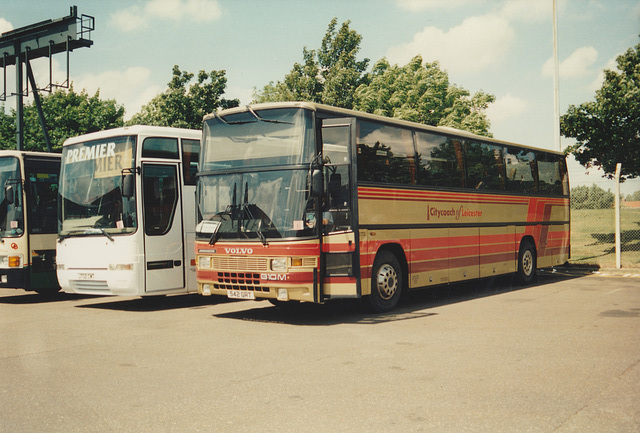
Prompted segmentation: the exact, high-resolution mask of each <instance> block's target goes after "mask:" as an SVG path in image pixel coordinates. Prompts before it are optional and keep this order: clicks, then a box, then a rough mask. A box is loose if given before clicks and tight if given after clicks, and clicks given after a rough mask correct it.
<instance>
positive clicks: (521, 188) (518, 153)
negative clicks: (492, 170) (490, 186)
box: [505, 148, 538, 194]
mask: <svg viewBox="0 0 640 433" xmlns="http://www.w3.org/2000/svg"><path fill="white" fill-rule="evenodd" d="M505 162H506V168H507V190H508V191H513V192H520V193H525V194H531V193H535V192H537V191H538V185H537V183H538V182H537V177H538V168H537V164H536V156H535V154H534V153H533V151H532V150H527V149H513V148H507V154H506V155H505Z"/></svg>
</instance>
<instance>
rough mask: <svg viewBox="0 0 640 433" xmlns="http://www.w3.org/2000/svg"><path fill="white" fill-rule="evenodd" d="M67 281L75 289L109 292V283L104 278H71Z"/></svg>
mask: <svg viewBox="0 0 640 433" xmlns="http://www.w3.org/2000/svg"><path fill="white" fill-rule="evenodd" d="M69 283H70V284H71V287H72V289H73V290H76V291H84V292H95V293H96V294H98V293H110V290H109V285H108V284H107V282H106V281H104V280H71V281H69Z"/></svg>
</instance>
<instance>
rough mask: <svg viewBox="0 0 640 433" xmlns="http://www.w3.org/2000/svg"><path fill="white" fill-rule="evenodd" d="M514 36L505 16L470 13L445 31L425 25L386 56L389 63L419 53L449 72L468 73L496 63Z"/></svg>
mask: <svg viewBox="0 0 640 433" xmlns="http://www.w3.org/2000/svg"><path fill="white" fill-rule="evenodd" d="M514 38H515V31H514V29H513V28H512V27H511V26H510V25H509V23H508V21H507V20H505V19H504V18H501V17H499V16H497V15H483V16H478V17H470V18H467V19H466V20H464V21H463V22H462V24H460V25H459V26H456V27H453V28H451V29H450V30H448V31H444V30H442V29H439V28H437V27H433V26H432V27H425V28H424V29H423V30H422V31H421V32H419V33H416V34H415V35H414V36H413V40H412V41H411V42H409V43H406V44H403V45H399V46H396V47H392V48H390V49H389V51H388V52H387V58H388V59H389V61H390V62H391V63H399V64H405V63H407V62H408V61H409V60H410V59H411V58H413V57H414V56H416V55H418V54H420V55H422V58H423V60H425V61H429V62H431V61H434V60H438V61H440V64H441V65H442V67H443V68H444V69H447V70H448V71H450V72H462V73H465V72H466V73H470V72H474V71H477V70H482V69H486V68H488V67H490V66H492V65H495V64H498V63H499V62H500V61H501V60H502V59H503V58H505V57H506V54H507V52H508V51H509V48H510V47H511V44H512V42H513V40H514Z"/></svg>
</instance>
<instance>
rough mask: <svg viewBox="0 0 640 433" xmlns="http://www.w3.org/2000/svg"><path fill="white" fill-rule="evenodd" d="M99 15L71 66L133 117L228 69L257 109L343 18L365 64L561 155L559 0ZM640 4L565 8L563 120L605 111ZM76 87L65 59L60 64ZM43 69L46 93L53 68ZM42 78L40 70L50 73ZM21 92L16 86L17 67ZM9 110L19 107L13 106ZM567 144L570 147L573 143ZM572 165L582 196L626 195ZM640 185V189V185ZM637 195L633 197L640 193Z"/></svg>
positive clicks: (22, 12)
mask: <svg viewBox="0 0 640 433" xmlns="http://www.w3.org/2000/svg"><path fill="white" fill-rule="evenodd" d="M3 3H4V4H3V5H2V7H1V8H0V33H1V32H4V31H7V30H11V29H14V28H19V27H23V26H26V25H28V24H32V23H35V22H38V21H42V20H45V19H49V18H60V17H63V16H66V15H68V13H69V6H70V5H71V4H73V2H72V3H69V2H63V1H59V0H20V1H8V0H3ZM75 4H77V6H78V12H79V14H87V15H92V16H94V17H95V25H96V29H95V31H94V32H93V34H92V40H93V41H94V45H93V46H92V47H91V48H88V49H87V48H84V49H79V50H76V51H75V52H73V53H72V55H71V80H72V81H73V82H74V87H75V88H76V90H80V89H82V88H86V89H87V90H88V91H89V92H90V93H93V92H95V91H96V90H97V89H98V88H99V89H100V94H101V97H103V98H115V99H116V100H117V101H118V102H119V103H121V104H123V105H124V106H125V108H126V111H127V113H126V117H127V118H128V117H130V116H131V115H133V114H135V113H136V112H137V111H138V110H139V109H140V107H141V106H142V104H144V103H146V102H148V101H149V100H150V99H151V98H152V97H153V96H155V95H156V94H158V93H160V92H162V91H163V90H164V89H166V84H167V82H168V81H169V80H170V78H171V69H172V67H173V65H175V64H177V65H179V66H180V68H181V69H182V70H187V71H190V72H197V71H199V70H201V69H204V70H206V71H211V70H214V69H215V70H221V69H224V70H226V76H227V79H228V87H227V93H226V95H225V96H226V97H228V98H239V99H240V101H241V103H243V104H246V103H249V102H250V101H251V95H252V93H253V90H254V88H257V89H262V87H263V86H264V85H265V84H267V83H269V82H270V81H278V80H281V79H282V78H283V77H284V75H285V74H286V73H288V72H289V71H290V69H291V67H292V66H293V64H294V63H295V62H300V61H301V60H302V49H303V47H308V48H310V49H315V48H318V47H319V46H320V43H321V40H322V37H323V36H324V34H325V32H326V30H327V26H328V24H329V22H330V21H331V19H332V18H333V17H337V19H338V23H339V24H341V23H342V22H344V21H347V20H350V21H351V24H350V26H351V28H352V29H353V30H355V31H357V32H358V33H360V34H361V35H362V38H363V39H362V43H361V51H360V53H359V58H360V59H362V58H365V57H366V58H369V59H370V61H371V64H373V63H375V62H376V61H377V60H380V59H381V58H383V57H386V58H387V59H388V60H389V61H390V62H391V63H398V64H400V65H404V64H406V63H407V62H408V61H409V60H410V59H411V58H412V57H413V56H415V55H417V54H420V55H422V57H423V59H424V60H425V61H430V62H431V61H434V60H438V61H439V62H440V64H441V67H442V68H443V69H445V70H447V71H448V73H449V79H450V81H451V82H453V83H455V84H457V85H459V86H461V87H463V88H465V89H467V90H469V91H470V92H472V93H473V92H476V91H478V90H483V91H485V92H488V93H491V94H494V95H495V96H496V98H497V100H496V102H495V103H494V104H492V106H491V107H490V109H489V111H488V115H489V118H490V121H491V131H492V132H493V134H494V136H495V137H496V138H499V139H502V140H507V141H513V142H517V143H522V144H526V145H530V146H537V147H542V148H549V149H552V148H553V147H554V138H553V134H554V126H553V125H554V123H553V122H554V116H553V75H552V71H553V64H552V63H551V61H552V55H553V45H552V36H553V33H552V31H553V20H552V12H553V7H552V0H322V1H320V0H315V1H308V0H102V1H99V2H97V1H87V0H84V1H83V0H77V1H76V2H75ZM639 35H640V2H638V1H637V0H558V54H559V60H560V86H559V101H560V113H561V114H562V113H564V112H566V109H567V107H568V106H569V105H570V104H574V105H578V104H580V103H582V102H586V101H589V100H592V99H593V97H594V92H595V90H596V89H598V88H599V87H600V85H601V83H602V77H603V75H602V70H603V69H605V68H609V69H612V68H615V58H616V57H617V56H618V55H619V54H621V53H623V52H624V51H626V50H627V49H628V48H630V47H632V46H635V45H636V44H637V43H638V42H639V40H640V39H639ZM54 59H55V66H56V71H54V80H56V77H58V79H57V81H63V80H64V79H65V78H66V74H65V71H64V63H65V58H64V56H63V55H58V56H56V57H55V58H54ZM40 62H41V64H39V65H35V69H36V80H37V81H39V82H43V83H44V84H46V82H45V80H48V72H46V73H43V71H46V70H47V69H48V63H46V61H40ZM38 71H40V72H39V73H38ZM7 73H8V76H9V77H10V78H9V79H8V81H9V82H8V88H9V89H8V90H9V91H13V89H11V86H12V85H13V81H14V80H13V74H14V73H15V72H14V71H13V70H12V69H11V68H8V71H7ZM6 105H7V108H9V107H14V106H15V100H14V99H12V98H10V99H8V100H7V102H6ZM571 143H572V141H571V140H567V139H564V138H563V140H562V147H563V148H564V147H565V146H567V145H569V144H571ZM585 171H586V170H585V169H583V168H581V167H580V166H578V165H572V169H571V175H572V176H571V181H572V185H573V186H576V185H579V184H588V185H590V184H591V183H593V182H597V183H598V184H600V185H601V186H603V187H604V188H605V189H609V188H612V186H611V185H610V184H609V183H607V182H604V181H601V179H600V175H599V174H598V173H594V172H593V170H591V172H590V174H589V175H587V174H586V173H585ZM634 185H635V186H634ZM636 186H638V182H634V183H628V185H626V186H624V188H623V193H630V192H632V191H634V190H635V189H640V187H636Z"/></svg>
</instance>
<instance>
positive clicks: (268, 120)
mask: <svg viewBox="0 0 640 433" xmlns="http://www.w3.org/2000/svg"><path fill="white" fill-rule="evenodd" d="M247 110H249V113H251V114H253V117H255V118H256V119H258V120H259V121H260V122H267V123H283V124H285V125H293V123H292V122H284V121H282V120H275V119H265V118H264V117H260V115H258V113H256V112H255V111H253V109H252V108H251V107H249V106H248V105H247Z"/></svg>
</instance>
